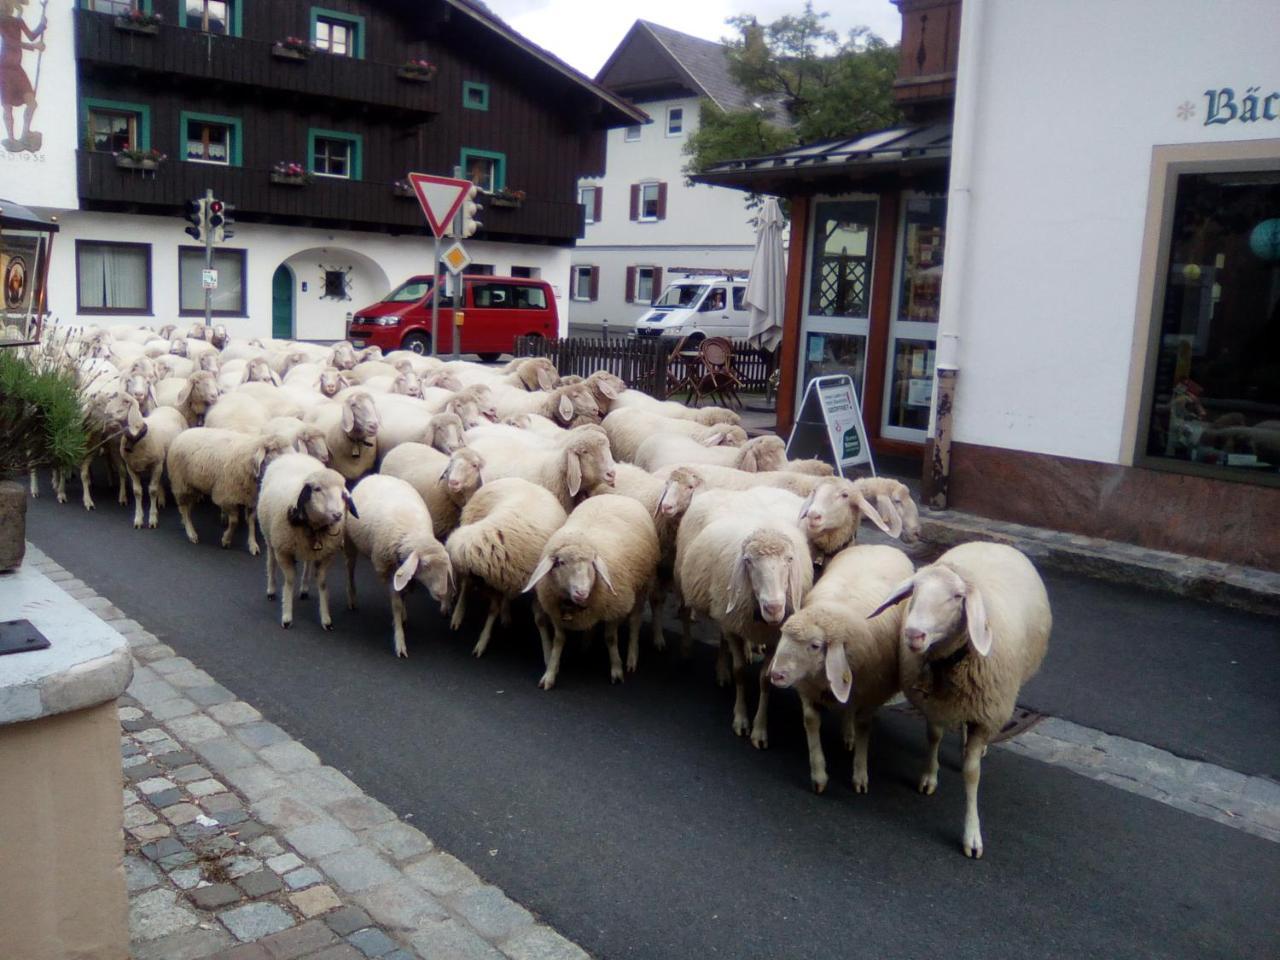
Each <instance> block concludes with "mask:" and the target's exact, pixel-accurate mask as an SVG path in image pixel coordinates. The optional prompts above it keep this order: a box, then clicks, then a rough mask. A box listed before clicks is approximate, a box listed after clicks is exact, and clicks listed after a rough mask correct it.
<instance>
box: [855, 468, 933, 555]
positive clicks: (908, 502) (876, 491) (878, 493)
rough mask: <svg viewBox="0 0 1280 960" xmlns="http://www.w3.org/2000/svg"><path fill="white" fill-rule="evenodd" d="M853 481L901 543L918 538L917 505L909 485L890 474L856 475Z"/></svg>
mask: <svg viewBox="0 0 1280 960" xmlns="http://www.w3.org/2000/svg"><path fill="white" fill-rule="evenodd" d="M853 483H854V486H856V487H857V488H858V490H859V491H861V493H862V495H863V496H864V497H866V498H867V500H868V501H870V502H871V503H874V504H875V506H876V511H877V512H878V513H879V514H880V519H881V520H883V521H884V526H885V527H887V528H888V530H887V531H886V532H887V533H888V534H889V536H891V537H897V538H898V539H899V540H901V541H902V542H903V543H918V542H919V541H920V508H919V507H918V506H917V505H916V502H915V500H913V499H912V497H911V488H910V487H908V486H907V485H906V484H905V483H903V482H902V481H900V480H894V479H893V478H892V477H859V478H858V479H857V480H855V481H853ZM873 522H874V521H873Z"/></svg>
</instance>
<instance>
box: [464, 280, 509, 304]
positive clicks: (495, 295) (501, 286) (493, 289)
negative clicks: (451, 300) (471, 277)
mask: <svg viewBox="0 0 1280 960" xmlns="http://www.w3.org/2000/svg"><path fill="white" fill-rule="evenodd" d="M471 290H472V293H471V296H472V301H473V302H474V303H475V305H476V306H477V307H510V306H512V305H513V304H514V301H515V288H514V287H512V286H511V285H510V284H506V283H477V284H475V285H474V286H473V287H472V288H471Z"/></svg>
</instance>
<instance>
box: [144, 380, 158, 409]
mask: <svg viewBox="0 0 1280 960" xmlns="http://www.w3.org/2000/svg"><path fill="white" fill-rule="evenodd" d="M147 402H148V403H150V404H151V406H153V407H158V406H160V401H159V400H157V399H156V385H155V384H154V383H148V384H147Z"/></svg>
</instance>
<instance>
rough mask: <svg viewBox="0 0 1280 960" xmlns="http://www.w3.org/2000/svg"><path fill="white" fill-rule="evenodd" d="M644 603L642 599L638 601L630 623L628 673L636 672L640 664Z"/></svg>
mask: <svg viewBox="0 0 1280 960" xmlns="http://www.w3.org/2000/svg"><path fill="white" fill-rule="evenodd" d="M642 605H643V604H642V603H641V602H640V601H636V607H635V609H634V610H632V611H631V620H630V621H629V623H628V627H629V628H630V635H629V636H628V637H627V673H635V672H636V668H637V667H638V666H640V627H641V625H642V620H643V616H642V614H641V612H640V608H641V606H642Z"/></svg>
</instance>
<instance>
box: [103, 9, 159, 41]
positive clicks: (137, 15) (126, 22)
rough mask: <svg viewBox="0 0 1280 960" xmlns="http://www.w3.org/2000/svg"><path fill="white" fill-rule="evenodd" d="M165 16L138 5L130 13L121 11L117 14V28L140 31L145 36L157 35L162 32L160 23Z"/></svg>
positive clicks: (131, 31)
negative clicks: (138, 7) (141, 8)
mask: <svg viewBox="0 0 1280 960" xmlns="http://www.w3.org/2000/svg"><path fill="white" fill-rule="evenodd" d="M163 20H164V17H162V16H160V14H158V13H152V12H151V11H149V10H139V9H137V8H136V7H135V8H134V9H132V10H130V11H129V12H128V13H120V14H117V15H116V21H115V22H116V29H117V30H123V31H124V32H125V33H140V34H143V35H144V36H151V37H153V36H155V35H156V34H157V33H159V32H160V23H161V21H163Z"/></svg>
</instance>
